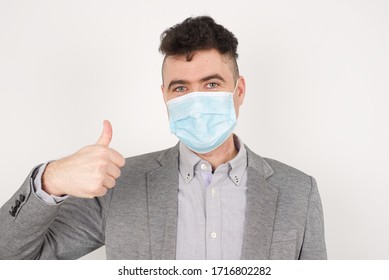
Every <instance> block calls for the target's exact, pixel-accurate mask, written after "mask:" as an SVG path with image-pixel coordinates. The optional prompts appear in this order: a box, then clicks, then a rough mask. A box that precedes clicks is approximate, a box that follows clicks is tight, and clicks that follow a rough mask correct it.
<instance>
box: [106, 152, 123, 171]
mask: <svg viewBox="0 0 389 280" xmlns="http://www.w3.org/2000/svg"><path fill="white" fill-rule="evenodd" d="M109 160H110V161H111V162H112V163H113V164H115V165H116V166H117V167H123V166H124V164H125V163H126V160H125V159H124V157H123V156H122V155H121V154H119V153H118V152H117V151H115V150H114V149H109Z"/></svg>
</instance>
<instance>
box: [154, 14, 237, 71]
mask: <svg viewBox="0 0 389 280" xmlns="http://www.w3.org/2000/svg"><path fill="white" fill-rule="evenodd" d="M237 47H238V39H237V38H236V37H235V36H234V34H232V33H231V32H230V31H229V30H227V29H226V28H225V27H224V26H222V25H220V24H217V23H216V22H215V21H214V20H213V18H211V17H209V16H199V17H189V18H187V19H185V20H184V21H183V22H182V23H179V24H176V25H174V26H173V27H171V28H168V29H166V30H165V31H164V32H163V33H162V34H161V45H160V46H159V51H160V52H161V53H162V54H164V55H165V58H166V56H183V55H185V56H186V60H187V61H191V60H192V57H193V55H194V53H195V52H196V51H199V50H210V49H216V50H217V51H218V52H219V53H220V54H222V55H227V56H228V57H229V58H230V59H232V62H233V64H234V68H235V69H234V72H235V73H234V76H236V78H237V77H238V76H239V69H238V64H237V62H236V59H237V58H238V53H237V51H236V50H237Z"/></svg>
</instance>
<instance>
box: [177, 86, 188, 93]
mask: <svg viewBox="0 0 389 280" xmlns="http://www.w3.org/2000/svg"><path fill="white" fill-rule="evenodd" d="M185 89H186V88H185V87H184V86H179V87H176V88H175V89H174V91H176V92H183V91H185Z"/></svg>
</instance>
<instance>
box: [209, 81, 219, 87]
mask: <svg viewBox="0 0 389 280" xmlns="http://www.w3.org/2000/svg"><path fill="white" fill-rule="evenodd" d="M218 86H219V84H218V83H215V82H211V83H208V84H207V88H217V87H218Z"/></svg>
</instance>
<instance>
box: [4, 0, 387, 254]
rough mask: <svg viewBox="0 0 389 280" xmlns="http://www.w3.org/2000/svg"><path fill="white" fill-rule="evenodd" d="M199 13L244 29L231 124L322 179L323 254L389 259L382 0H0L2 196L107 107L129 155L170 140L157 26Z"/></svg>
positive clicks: (69, 145)
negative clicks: (238, 96) (240, 93)
mask: <svg viewBox="0 0 389 280" xmlns="http://www.w3.org/2000/svg"><path fill="white" fill-rule="evenodd" d="M204 14H206V15H210V16H212V17H214V19H215V20H216V21H217V22H218V23H221V24H222V25H224V26H225V27H227V28H228V29H230V30H231V31H232V32H233V33H234V34H235V35H236V37H237V38H238V39H239V43H240V45H239V48H238V52H239V60H238V63H239V66H240V71H241V74H242V75H243V76H244V77H245V78H246V82H247V92H246V100H245V103H244V104H243V107H242V108H241V112H240V118H239V121H238V127H237V129H236V133H237V134H238V135H239V136H240V137H241V138H242V139H243V141H244V142H245V143H246V144H247V145H248V146H249V147H250V148H251V149H252V150H254V151H255V152H257V153H258V154H260V155H262V156H265V157H270V158H274V159H277V160H279V161H282V162H284V163H286V164H289V165H292V166H294V167H296V168H298V169H300V170H302V171H304V172H306V173H308V174H310V175H313V176H314V177H315V178H316V180H317V182H318V184H319V190H320V193H321V197H322V202H323V207H324V215H325V226H326V241H327V249H328V256H329V258H330V259H389V241H388V236H389V221H388V218H387V214H388V213H389V199H388V196H389V190H388V187H389V176H388V169H389V168H388V167H389V166H388V157H389V128H388V120H389V110H388V105H389V102H388V101H389V97H388V94H389V82H388V80H389V78H388V77H389V71H388V67H389V32H388V26H389V17H388V15H389V2H388V1H368V0H366V1H328V0H326V1H309V0H306V1H302V0H300V1H287V0H285V1H258V0H256V1H226V0H221V1H209V0H207V1H203V0H200V1H199V0H197V1H185V2H184V1H182V0H181V1H180V0H174V1H173V0H164V1H112V0H111V1H101V0H99V1H96V0H95V1H84V0H82V1H80V0H77V1H49V0H46V1H10V0H9V1H8V0H1V1H0V95H1V96H0V97H1V99H0V131H1V134H0V141H1V142H0V172H1V173H0V177H1V180H2V184H1V188H0V204H1V205H2V204H4V203H5V202H6V201H7V200H8V199H9V198H10V197H11V196H12V194H13V193H14V192H15V191H16V190H17V189H18V188H19V186H20V185H21V183H22V182H23V181H24V179H25V177H26V176H27V174H28V173H29V171H30V170H31V169H32V168H33V167H34V166H35V165H37V164H39V163H42V162H45V161H47V160H51V159H56V158H59V157H63V156H66V155H69V154H71V153H73V152H75V151H76V150H78V149H79V148H81V147H83V146H85V145H88V144H92V143H95V142H96V141H97V139H98V137H99V135H100V132H101V129H102V122H103V120H104V119H109V120H110V121H111V122H112V125H113V129H114V136H113V141H112V145H111V146H112V147H113V148H115V149H116V150H118V151H119V152H121V153H122V154H123V155H124V156H126V157H128V156H133V155H138V154H142V153H146V152H151V151H155V150H161V149H165V148H167V147H169V146H172V145H174V144H175V143H176V142H177V139H176V138H175V137H174V136H173V135H171V134H170V132H169V127H168V119H167V115H166V108H165V105H164V102H163V99H162V94H161V91H160V85H161V75H160V74H161V73H160V70H161V69H160V67H161V62H162V59H163V58H162V55H161V54H159V53H158V47H159V36H160V34H161V33H162V32H163V31H164V30H165V29H166V28H168V27H170V26H172V25H174V24H176V23H179V22H181V21H182V20H184V19H185V18H186V17H188V16H193V15H195V16H196V15H204ZM104 257H105V255H104V248H103V249H101V250H98V251H97V252H94V253H92V254H91V255H89V256H87V258H104Z"/></svg>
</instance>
